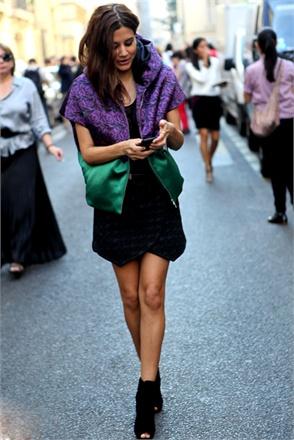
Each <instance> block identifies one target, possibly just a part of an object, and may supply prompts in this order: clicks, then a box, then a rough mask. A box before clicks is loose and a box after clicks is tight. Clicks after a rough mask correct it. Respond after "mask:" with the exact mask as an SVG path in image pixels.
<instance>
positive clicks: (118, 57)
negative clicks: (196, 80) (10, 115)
mask: <svg viewBox="0 0 294 440" xmlns="http://www.w3.org/2000/svg"><path fill="white" fill-rule="evenodd" d="M138 25H139V20H138V18H137V17H136V16H135V15H134V14H133V13H132V12H131V11H130V10H129V9H128V8H127V7H125V6H124V5H115V4H112V5H105V6H101V7H99V8H97V9H96V11H95V12H94V13H93V15H92V18H91V19H90V22H89V25H88V29H87V31H86V34H85V36H84V37H83V39H82V41H81V44H80V60H81V62H82V64H84V65H85V66H86V70H85V73H84V74H82V75H80V76H79V77H78V78H77V79H76V80H75V81H74V82H73V85H72V87H71V90H70V92H69V94H68V96H67V99H66V100H65V102H64V105H63V108H62V110H61V113H62V115H63V116H65V117H66V118H67V119H69V120H70V121H71V123H72V125H73V129H74V134H75V139H76V142H77V146H78V149H79V150H80V153H81V155H82V157H83V159H84V161H85V162H86V163H87V164H89V165H92V166H95V165H98V164H99V166H100V165H101V164H105V163H108V162H111V161H114V160H116V161H117V162H120V164H121V165H120V174H119V175H116V178H115V181H114V182H113V183H112V184H110V185H108V191H107V192H106V194H102V195H101V200H102V199H103V202H104V205H103V206H104V207H105V206H107V207H108V211H107V210H106V209H99V206H96V209H95V210H94V237H93V249H94V251H95V252H97V253H98V254H99V255H101V256H102V257H104V258H105V259H107V260H109V261H110V262H112V264H113V269H114V271H115V274H116V277H117V281H118V284H119V288H120V292H121V297H122V302H123V306H124V313H125V318H126V322H127V325H128V328H129V330H130V333H131V336H132V339H133V342H134V345H135V348H136V351H137V354H138V357H139V359H140V362H141V378H140V380H139V385H138V391H137V396H136V402H137V406H136V410H137V415H136V420H135V427H134V429H135V433H136V436H137V438H152V437H153V435H154V432H155V424H154V413H155V412H159V411H160V410H161V408H162V396H161V392H160V375H159V369H158V367H159V360H160V352H161V344H162V341H163V336H164V327H165V314H164V295H165V282H166V276H167V271H168V266H169V261H171V260H172V261H174V260H176V259H177V258H178V257H179V256H180V255H181V254H182V253H183V251H184V249H185V243H186V240H185V235H184V232H183V229H182V223H181V215H180V210H179V205H178V201H177V197H178V195H179V193H180V190H181V185H182V178H181V176H180V174H179V171H178V169H177V167H176V164H175V163H174V162H173V159H172V157H171V156H170V153H169V152H168V150H167V147H166V146H168V147H170V148H172V149H174V150H177V149H179V148H180V147H181V146H182V144H183V134H182V132H181V131H180V118H179V113H178V110H177V108H178V105H179V104H180V103H181V102H183V101H184V99H185V95H184V94H183V92H182V90H181V89H180V87H179V85H178V83H177V81H176V78H175V75H174V74H173V72H172V70H171V69H170V68H169V67H167V66H164V64H163V63H162V60H161V58H160V57H159V55H158V53H157V51H156V49H155V48H154V46H153V45H152V44H151V43H150V42H149V41H147V40H144V39H143V38H142V37H140V36H139V35H137V34H136V30H137V27H138ZM151 136H155V140H154V141H153V143H152V144H151V148H150V150H145V148H144V147H142V146H139V144H140V142H141V139H142V138H146V137H151ZM164 146H165V148H166V149H163V147H164ZM168 164H169V165H168ZM99 169H101V167H100V168H99ZM97 171H98V169H97ZM101 172H102V169H101ZM126 176H127V180H125V177H126ZM122 181H124V182H127V185H126V186H125V188H124V191H123V193H124V197H123V199H122V200H121V199H119V202H120V201H121V202H123V205H122V212H121V213H117V212H113V209H112V207H113V205H118V204H119V203H117V202H118V197H120V196H118V194H121V191H120V189H121V186H122V183H121V182H122ZM175 186H176V187H177V190H175V191H173V189H175ZM97 190H99V188H97ZM105 201H106V202H109V203H106V202H105ZM111 201H113V202H114V203H113V204H112V203H110V202H111ZM101 205H102V202H101Z"/></svg>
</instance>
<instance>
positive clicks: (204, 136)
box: [199, 128, 210, 169]
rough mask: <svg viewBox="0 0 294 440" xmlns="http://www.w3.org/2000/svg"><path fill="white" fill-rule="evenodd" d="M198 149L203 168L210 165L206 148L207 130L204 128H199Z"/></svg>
mask: <svg viewBox="0 0 294 440" xmlns="http://www.w3.org/2000/svg"><path fill="white" fill-rule="evenodd" d="M199 134H200V151H201V155H202V158H203V161H204V164H205V169H207V168H209V166H210V155H209V150H208V130H207V129H206V128H200V130H199Z"/></svg>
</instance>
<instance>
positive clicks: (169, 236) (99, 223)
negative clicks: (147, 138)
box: [93, 174, 186, 266]
mask: <svg viewBox="0 0 294 440" xmlns="http://www.w3.org/2000/svg"><path fill="white" fill-rule="evenodd" d="M185 246H186V238H185V234H184V231H183V226H182V220H181V213H180V209H179V207H178V206H174V205H173V203H172V201H171V200H170V197H169V194H168V192H167V191H166V190H165V189H164V188H163V187H162V185H161V184H160V182H159V181H158V179H157V178H156V176H155V175H154V174H145V175H137V176H134V177H133V178H132V179H130V180H129V182H128V185H127V190H126V195H125V200H124V205H123V211H122V214H121V215H118V214H114V213H110V212H105V211H101V210H98V209H94V228H93V250H94V252H96V253H97V254H99V255H100V256H101V257H103V258H105V259H106V260H108V261H110V262H112V263H114V264H116V265H117V266H123V265H124V264H126V263H128V262H130V261H132V260H135V259H138V258H140V257H141V256H142V255H144V254H145V253H146V252H150V253H153V254H155V255H158V256H159V257H162V258H165V259H166V260H169V261H175V260H176V259H177V258H178V257H179V256H180V255H181V254H182V253H183V252H184V250H185Z"/></svg>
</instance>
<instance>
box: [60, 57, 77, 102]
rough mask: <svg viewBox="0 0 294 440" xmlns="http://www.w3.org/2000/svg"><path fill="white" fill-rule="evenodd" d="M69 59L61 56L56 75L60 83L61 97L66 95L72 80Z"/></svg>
mask: <svg viewBox="0 0 294 440" xmlns="http://www.w3.org/2000/svg"><path fill="white" fill-rule="evenodd" d="M71 63H72V61H71V59H70V57H66V56H63V57H61V59H60V65H59V69H58V75H59V77H60V81H61V87H60V91H61V93H62V94H63V95H65V94H66V93H67V91H68V90H69V88H70V86H71V83H72V81H73V79H74V74H73V72H72V68H71Z"/></svg>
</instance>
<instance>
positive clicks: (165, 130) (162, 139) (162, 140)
mask: <svg viewBox="0 0 294 440" xmlns="http://www.w3.org/2000/svg"><path fill="white" fill-rule="evenodd" d="M175 129H176V128H175V126H174V124H173V123H172V122H168V121H166V120H165V119H161V121H160V122H159V135H158V136H157V138H156V139H154V141H153V142H152V144H151V145H150V148H151V149H153V150H159V149H160V148H162V147H164V146H165V145H166V144H167V139H168V137H169V136H170V135H171V134H172V133H174V131H175Z"/></svg>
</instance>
